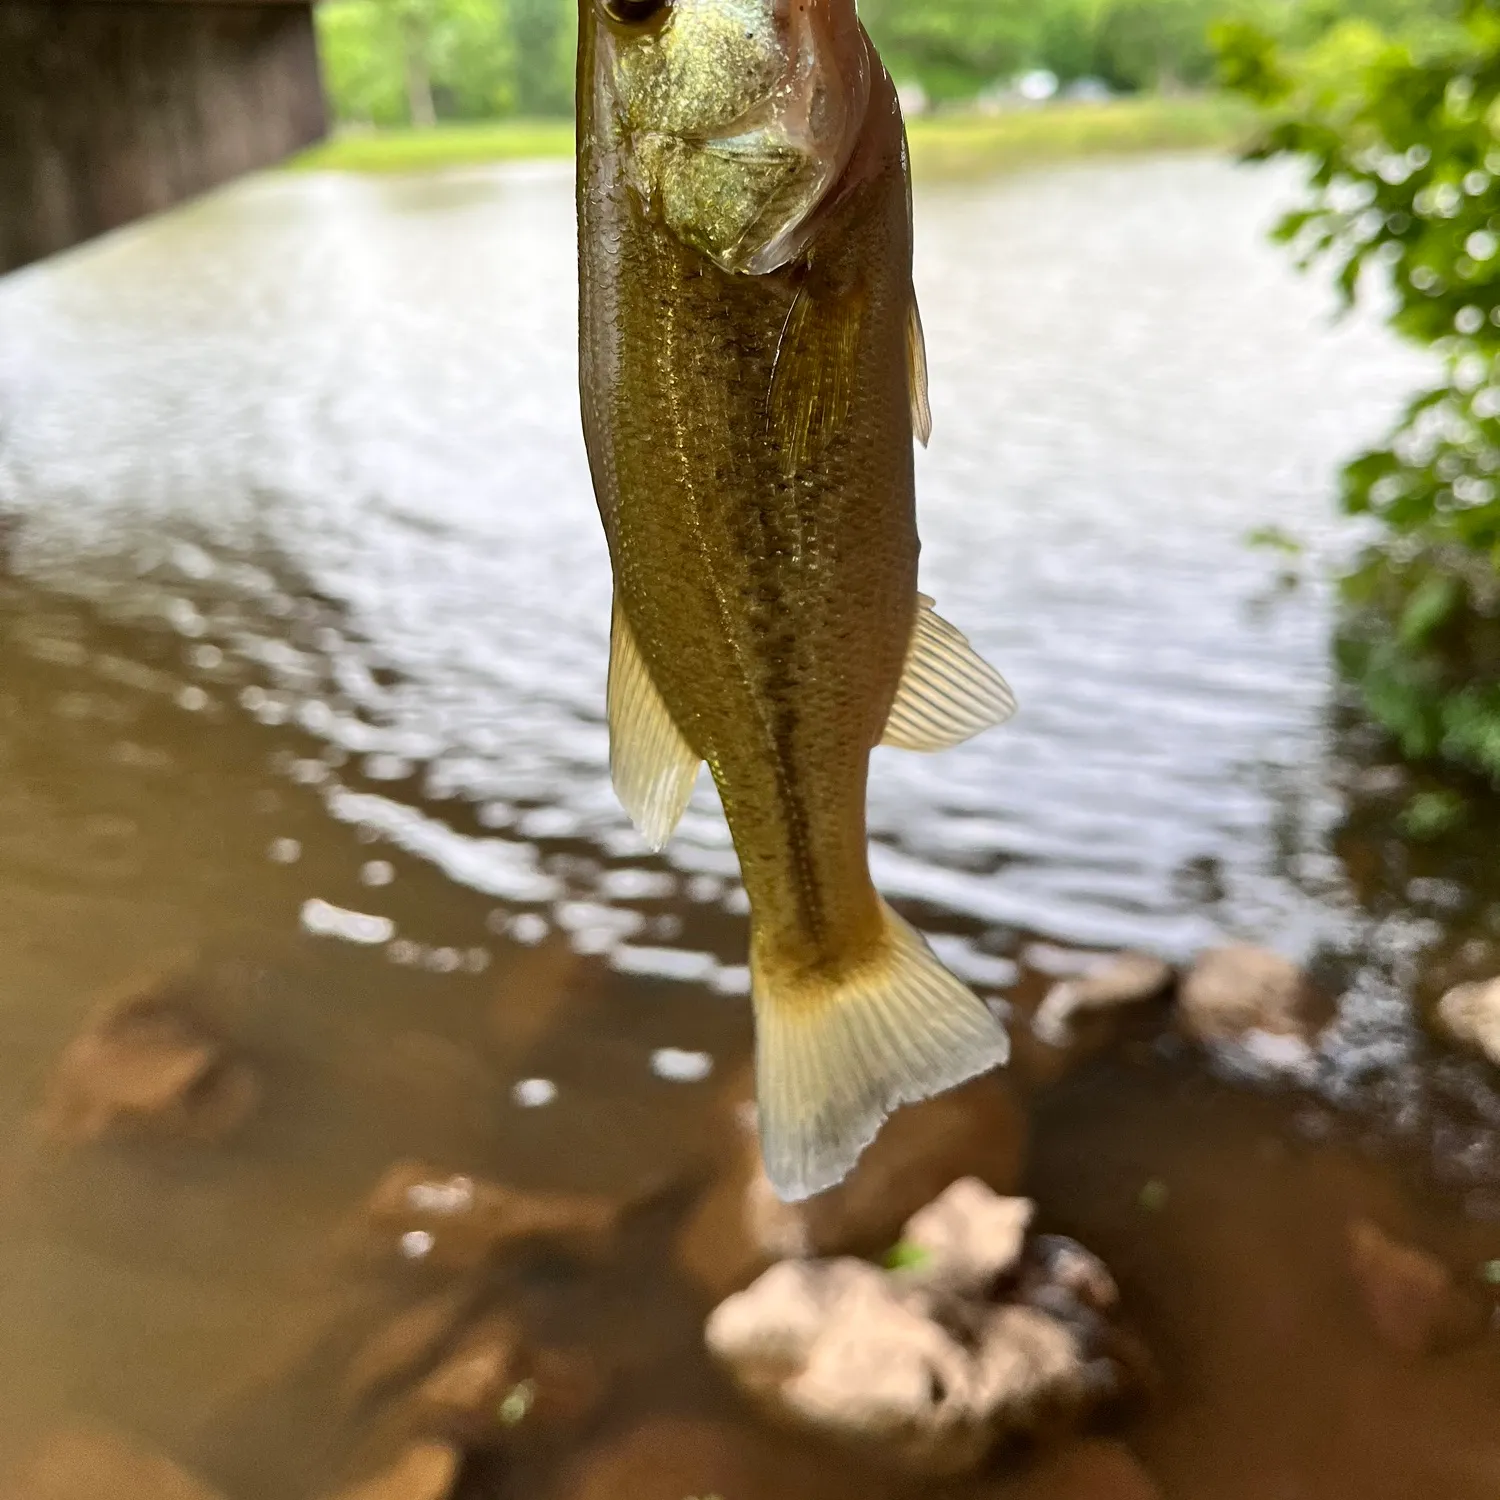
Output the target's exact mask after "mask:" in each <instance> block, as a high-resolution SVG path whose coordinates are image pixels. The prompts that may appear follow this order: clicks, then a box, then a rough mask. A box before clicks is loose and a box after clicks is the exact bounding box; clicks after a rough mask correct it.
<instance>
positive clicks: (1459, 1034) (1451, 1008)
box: [1437, 979, 1500, 1064]
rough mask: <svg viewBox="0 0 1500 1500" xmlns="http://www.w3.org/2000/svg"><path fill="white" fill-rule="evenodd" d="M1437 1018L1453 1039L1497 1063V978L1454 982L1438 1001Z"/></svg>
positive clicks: (1499, 993)
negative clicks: (1473, 981)
mask: <svg viewBox="0 0 1500 1500" xmlns="http://www.w3.org/2000/svg"><path fill="white" fill-rule="evenodd" d="M1437 1018H1438V1021H1439V1023H1440V1024H1441V1025H1442V1027H1443V1030H1444V1031H1446V1032H1447V1033H1448V1035H1449V1036H1450V1037H1452V1038H1453V1040H1454V1041H1455V1042H1458V1043H1460V1044H1461V1045H1462V1046H1465V1047H1470V1048H1472V1049H1473V1050H1474V1051H1476V1052H1482V1053H1483V1054H1484V1055H1485V1056H1486V1057H1487V1058H1489V1060H1490V1061H1491V1062H1492V1063H1496V1064H1500V979H1490V980H1486V981H1484V982H1483V983H1480V984H1460V985H1456V986H1455V987H1454V988H1453V989H1451V990H1449V991H1448V993H1447V994H1446V995H1444V996H1443V998H1442V999H1441V1000H1440V1001H1439V1002H1438V1008H1437Z"/></svg>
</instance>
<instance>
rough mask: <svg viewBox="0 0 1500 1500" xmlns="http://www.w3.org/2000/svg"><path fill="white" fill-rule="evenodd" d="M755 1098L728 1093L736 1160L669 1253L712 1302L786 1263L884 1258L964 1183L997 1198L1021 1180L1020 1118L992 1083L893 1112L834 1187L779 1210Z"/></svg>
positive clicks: (1008, 1094)
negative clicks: (919, 1218)
mask: <svg viewBox="0 0 1500 1500" xmlns="http://www.w3.org/2000/svg"><path fill="white" fill-rule="evenodd" d="M752 1090H753V1079H752V1078H751V1077H750V1075H748V1074H747V1075H744V1076H742V1077H741V1078H740V1079H738V1080H737V1081H736V1083H735V1084H734V1085H733V1086H732V1088H731V1092H730V1093H729V1095H728V1098H727V1100H726V1106H727V1108H726V1112H727V1113H728V1114H729V1116H730V1119H731V1120H732V1122H733V1124H732V1127H731V1129H732V1132H733V1135H734V1146H733V1149H732V1151H731V1153H730V1157H729V1160H728V1162H727V1164H726V1167H725V1169H724V1171H723V1173H722V1175H721V1177H720V1178H719V1180H718V1181H717V1182H716V1183H715V1185H714V1186H713V1187H712V1188H711V1189H710V1190H709V1191H708V1193H707V1194H705V1196H704V1198H703V1200H702V1201H701V1202H700V1203H699V1205H698V1208H697V1209H696V1211H695V1212H694V1213H693V1214H692V1215H691V1216H690V1218H689V1219H688V1222H687V1223H686V1224H685V1225H684V1227H683V1230H682V1232H681V1234H680V1235H679V1237H678V1241H677V1246H676V1255H677V1263H678V1265H679V1267H680V1268H681V1269H682V1270H683V1272H684V1273H685V1274H686V1275H687V1276H688V1277H689V1278H690V1279H691V1280H693V1281H694V1282H695V1283H696V1284H697V1285H698V1286H699V1287H701V1288H702V1289H703V1291H704V1292H705V1293H706V1294H707V1295H709V1296H710V1297H712V1298H714V1299H716V1300H717V1299H720V1298H722V1297H724V1296H726V1295H728V1293H730V1292H732V1291H737V1290H739V1289H740V1288H742V1287H745V1286H748V1285H749V1283H750V1282H751V1281H753V1280H754V1279H755V1277H756V1276H757V1275H759V1274H760V1272H762V1271H763V1270H765V1269H766V1268H767V1267H768V1266H770V1265H772V1264H774V1263H775V1262H776V1261H778V1260H783V1259H786V1258H788V1257H792V1256H808V1255H845V1254H869V1255H875V1254H880V1253H881V1252H883V1251H884V1250H886V1249H887V1248H888V1247H889V1246H890V1245H891V1244H892V1243H894V1242H895V1240H896V1239H897V1238H899V1236H900V1232H901V1226H902V1225H903V1224H904V1223H905V1222H906V1220H907V1219H909V1218H910V1217H911V1216H912V1215H913V1214H914V1213H916V1212H917V1210H918V1209H920V1208H921V1207H922V1206H923V1205H924V1204H928V1203H931V1202H932V1200H933V1199H934V1198H936V1197H937V1196H938V1195H939V1194H940V1193H942V1192H943V1190H944V1189H945V1188H947V1187H949V1186H950V1185H951V1184H952V1183H954V1182H956V1181H958V1180H959V1179H960V1178H964V1177H972V1178H975V1179H977V1180H978V1181H980V1182H981V1183H984V1184H985V1185H987V1186H988V1187H990V1188H993V1189H994V1190H995V1191H996V1192H1000V1193H1005V1192H1009V1191H1011V1190H1012V1189H1013V1188H1014V1187H1015V1185H1016V1183H1017V1182H1018V1181H1019V1180H1020V1174H1021V1167H1022V1163H1023V1159H1024V1155H1025V1146H1026V1116H1025V1113H1024V1111H1023V1110H1022V1108H1021V1106H1020V1104H1019V1102H1018V1101H1017V1098H1016V1095H1015V1091H1014V1087H1013V1085H1012V1084H1011V1082H1010V1081H1009V1080H1008V1079H1007V1078H1005V1077H1003V1076H1001V1075H998V1074H990V1075H988V1076H986V1077H983V1078H976V1079H974V1080H973V1081H972V1082H970V1083H967V1084H964V1085H963V1086H962V1087H961V1088H957V1089H954V1090H952V1091H951V1092H950V1093H947V1094H943V1095H940V1096H939V1097H938V1098H936V1099H929V1100H927V1101H925V1102H924V1103H921V1104H916V1105H912V1106H909V1107H908V1108H906V1109H902V1110H900V1111H898V1112H897V1113H896V1114H895V1115H893V1116H892V1117H891V1119H889V1120H888V1121H887V1122H886V1124H885V1126H884V1128H883V1129H882V1130H881V1132H880V1135H879V1136H878V1137H877V1139H876V1141H875V1143H874V1144H873V1145H872V1146H871V1147H870V1149H869V1150H868V1151H867V1152H866V1153H865V1155H864V1156H863V1157H862V1158H861V1160H860V1162H859V1165H858V1166H856V1167H855V1169H854V1171H853V1172H851V1173H850V1175H849V1176H848V1178H846V1179H845V1181H843V1182H842V1183H840V1184H839V1185H838V1187H836V1188H834V1189H833V1190H832V1191H831V1192H828V1193H824V1194H822V1195H821V1196H820V1197H817V1198H813V1199H810V1200H809V1201H807V1202H805V1203H798V1204H785V1203H782V1202H780V1200H779V1199H778V1198H777V1197H776V1194H775V1192H774V1191H773V1190H772V1188H771V1184H770V1182H769V1181H768V1180H767V1178H766V1175H765V1171H764V1168H763V1166H762V1164H761V1159H760V1143H759V1139H758V1137H757V1135H756V1131H755V1124H754V1119H755V1116H754V1106H753V1103H752V1102H751V1100H752V1097H753V1094H752Z"/></svg>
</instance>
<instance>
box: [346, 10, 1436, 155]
mask: <svg viewBox="0 0 1500 1500" xmlns="http://www.w3.org/2000/svg"><path fill="white" fill-rule="evenodd" d="M1433 3H1434V0H861V4H860V14H861V16H862V17H863V19H864V21H865V24H866V25H867V26H868V27H869V29H870V33H871V35H872V36H873V37H874V39H875V42H876V44H877V45H878V46H879V48H880V51H881V55H882V56H883V57H884V58H885V60H886V62H887V64H888V65H889V66H890V68H891V70H892V72H893V73H894V75H895V77H896V78H897V79H898V80H900V81H902V82H911V81H916V82H920V83H921V84H922V85H923V86H924V87H925V88H926V89H927V91H928V93H929V94H930V95H931V96H932V97H933V98H934V99H936V100H938V101H940V102H942V101H947V100H959V101H961V100H968V99H972V98H973V97H974V96H975V95H976V94H978V93H979V92H981V91H982V90H984V89H986V88H987V87H990V86H991V85H994V84H997V83H1001V84H1003V83H1004V82H1005V81H1006V80H1008V79H1010V78H1012V77H1013V76H1014V75H1015V74H1016V73H1018V72H1020V71H1022V70H1024V69H1028V68H1048V69H1051V70H1052V71H1053V72H1054V73H1056V74H1057V75H1058V76H1059V77H1060V78H1061V79H1063V80H1065V81H1066V80H1069V79H1075V78H1081V77H1085V76H1096V77H1099V78H1102V79H1104V80H1105V81H1106V82H1107V83H1109V84H1111V85H1112V86H1113V87H1114V88H1116V89H1117V90H1122V91H1127V92H1128V91H1134V90H1139V89H1150V88H1158V87H1167V88H1170V87H1172V86H1174V85H1178V84H1189V85H1195V86H1196V85H1202V84H1205V83H1207V82H1208V81H1209V80H1210V78H1211V74H1212V69H1213V53H1212V49H1211V48H1210V45H1209V42H1208V30H1209V26H1210V23H1211V22H1212V21H1213V20H1214V19H1215V18H1217V17H1220V16H1224V15H1233V16H1237V17H1240V18H1241V19H1243V20H1247V21H1254V22H1255V23H1256V24H1257V25H1258V26H1259V27H1260V28H1261V29H1262V30H1263V31H1264V32H1265V33H1266V34H1267V35H1270V36H1273V37H1276V38H1278V39H1281V40H1285V41H1288V42H1290V43H1292V44H1294V45H1297V46H1304V45H1306V44H1308V43H1310V42H1311V41H1314V40H1316V39H1317V38H1318V37H1321V36H1322V35H1323V34H1324V33H1326V32H1328V31H1329V30H1330V29H1333V28H1336V27H1337V25H1338V24H1339V23H1340V22H1342V21H1344V20H1346V19H1347V18H1349V17H1350V16H1363V17H1366V18H1367V19H1369V20H1371V21H1373V22H1375V23H1378V24H1380V25H1390V26H1396V25H1402V26H1404V25H1406V24H1407V23H1408V22H1409V21H1411V20H1412V18H1413V17H1417V16H1425V15H1429V14H1430V12H1431V9H1432V4H1433ZM317 14H318V28H319V32H320V34H321V37H322V41H323V50H324V56H325V59H326V63H327V72H328V80H329V91H330V94H331V95H332V98H333V102H334V108H335V112H336V113H337V115H338V117H339V118H340V119H341V120H346V121H360V122H366V123H373V124H379V125H387V126H388V125H396V124H410V123H419V124H420V123H423V121H422V120H421V119H420V118H419V116H422V115H424V114H425V113H426V111H427V102H426V101H429V100H430V103H431V105H432V106H433V112H434V113H435V114H437V115H438V116H441V117H444V118H454V119H479V118H488V117H491V116H495V115H504V114H509V113H517V114H522V115H526V116H528V117H531V118H539V117H544V116H551V115H563V114H567V113H569V112H570V110H571V108H572V95H573V76H572V75H573V60H572V54H573V49H574V44H575V38H576V36H577V31H578V10H577V0H325V3H324V4H323V5H321V6H320V7H319V8H318V13H317Z"/></svg>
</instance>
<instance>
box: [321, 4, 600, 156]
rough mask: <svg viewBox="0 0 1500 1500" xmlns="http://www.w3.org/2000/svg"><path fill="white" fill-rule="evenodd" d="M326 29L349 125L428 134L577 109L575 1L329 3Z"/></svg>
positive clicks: (331, 85) (333, 78)
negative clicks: (443, 125) (419, 129)
mask: <svg viewBox="0 0 1500 1500" xmlns="http://www.w3.org/2000/svg"><path fill="white" fill-rule="evenodd" d="M317 23H318V39H319V45H320V48H321V51H322V54H323V67H324V74H325V77H326V79H327V83H328V92H329V96H330V98H331V99H332V102H333V107H334V113H335V114H336V116H337V117H338V118H339V119H340V120H342V121H345V122H351V123H359V124H369V125H381V126H395V125H418V126H421V125H427V124H430V123H431V122H432V120H433V119H434V118H442V119H452V120H490V119H497V118H500V117H503V116H506V115H510V114H514V113H516V112H521V113H527V114H533V115H545V114H555V115H561V114H566V113H569V112H570V111H571V109H572V101H573V78H572V69H573V62H572V54H573V50H574V46H575V38H576V35H577V20H576V12H575V10H574V7H573V6H572V4H571V3H566V0H326V3H324V4H323V5H320V6H319V7H318V10H317Z"/></svg>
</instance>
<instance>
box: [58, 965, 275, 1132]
mask: <svg viewBox="0 0 1500 1500" xmlns="http://www.w3.org/2000/svg"><path fill="white" fill-rule="evenodd" d="M259 1099H260V1086H259V1083H258V1081H257V1079H256V1077H255V1074H254V1073H253V1072H252V1071H251V1069H250V1068H249V1066H248V1065H247V1064H246V1063H245V1062H244V1061H243V1060H242V1059H241V1058H239V1057H238V1056H237V1055H236V1054H235V1052H234V1050H233V1048H232V1047H231V1046H230V1044H229V1043H228V1041H227V1040H226V1039H225V1038H224V1037H222V1036H220V1035H219V1034H218V1033H217V1032H216V1031H215V1030H214V1028H213V1027H212V1026H211V1025H210V1024H209V1023H208V1022H207V1021H206V1020H204V1019H203V1018H202V1016H201V1015H199V1014H198V1013H197V1011H196V1009H195V1007H194V1003H193V993H192V987H191V984H190V982H189V981H188V980H187V979H184V978H181V977H176V978H168V979H164V980H158V981H155V982H153V983H151V984H149V985H146V986H145V987H143V988H139V989H135V990H132V991H130V992H129V993H127V994H125V995H123V996H120V997H119V998H116V999H112V1000H109V1001H107V1002H105V1003H104V1004H102V1005H101V1006H99V1007H98V1009H96V1010H95V1011H94V1013H93V1014H92V1015H91V1016H90V1017H89V1020H88V1022H87V1024H86V1025H85V1026H84V1029H83V1030H82V1031H81V1032H80V1033H79V1034H78V1036H76V1037H75V1038H74V1039H73V1041H71V1042H70V1043H69V1044H68V1046H67V1048H66V1049H65V1050H64V1052H63V1054H62V1057H61V1058H59V1060H58V1063H57V1067H56V1068H55V1069H54V1071H53V1074H52V1077H51V1079H50V1080H49V1082H48V1085H47V1091H46V1096H45V1099H44V1101H43V1105H42V1110H41V1126H42V1129H43V1131H44V1132H45V1133H46V1134H47V1135H48V1136H49V1137H51V1139H53V1140H55V1141H58V1142H61V1143H63V1144H67V1145H82V1144H88V1143H92V1142H96V1141H100V1140H103V1139H105V1138H106V1137H109V1136H124V1137H155V1138H164V1139H178V1140H192V1141H203V1142H209V1143H213V1142H219V1141H223V1140H225V1139H227V1138H228V1137H229V1136H231V1135H233V1134H234V1132H235V1131H237V1130H238V1129H239V1128H240V1127H241V1126H243V1125H244V1124H245V1123H246V1121H247V1120H248V1119H249V1118H250V1116H251V1115H252V1114H253V1113H254V1111H255V1107H256V1105H257V1103H258V1102H259Z"/></svg>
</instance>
